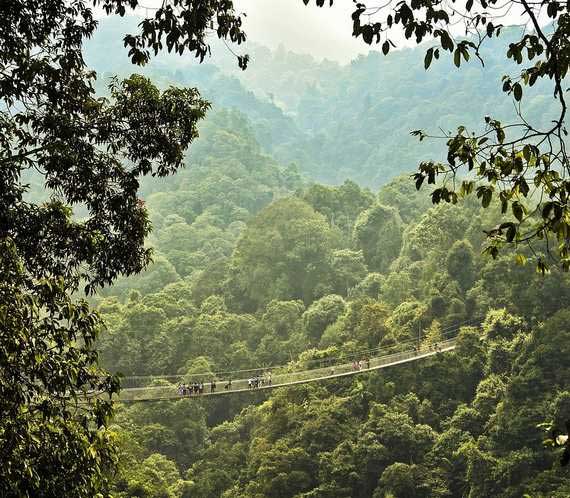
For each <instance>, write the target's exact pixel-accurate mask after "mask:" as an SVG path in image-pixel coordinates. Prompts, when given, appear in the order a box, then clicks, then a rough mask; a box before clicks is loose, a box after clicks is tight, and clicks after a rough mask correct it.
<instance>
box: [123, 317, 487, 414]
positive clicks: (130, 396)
mask: <svg viewBox="0 0 570 498" xmlns="http://www.w3.org/2000/svg"><path fill="white" fill-rule="evenodd" d="M477 320H479V323H480V317H476V318H473V319H470V320H466V321H465V322H461V323H459V324H455V325H454V326H453V328H451V327H447V329H448V330H447V331H446V332H445V333H442V336H443V338H442V340H439V341H437V342H436V343H435V344H427V345H426V344H420V343H419V342H418V341H417V340H409V341H405V342H402V343H399V344H398V345H397V346H398V347H402V346H405V345H409V344H414V347H413V348H411V349H408V350H405V351H399V352H392V353H390V352H385V354H383V355H376V356H374V357H370V356H368V357H367V359H366V360H365V362H364V364H363V362H362V361H360V362H358V365H357V366H356V368H355V364H356V362H346V363H341V364H338V363H336V364H334V363H333V364H329V365H327V366H325V367H318V368H312V369H305V370H297V371H287V370H286V371H273V370H276V368H275V367H272V368H273V370H272V374H273V376H272V377H271V378H270V380H269V381H268V382H267V378H266V377H265V376H263V377H260V376H258V377H257V381H259V382H260V383H259V385H256V387H252V384H251V380H252V379H251V378H250V379H247V378H240V379H236V380H232V381H231V382H230V383H228V384H226V385H225V386H223V382H222V385H220V386H219V387H220V389H219V390H218V385H217V383H216V384H215V386H213V385H212V383H211V382H210V383H206V384H203V383H202V390H201V391H200V393H199V394H198V393H195V394H181V393H180V391H179V388H178V387H177V386H175V385H173V384H171V383H168V384H166V385H165V384H162V385H151V386H146V387H134V388H124V389H123V390H122V391H121V393H120V395H119V398H118V401H121V402H125V403H132V402H147V401H148V402H151V401H165V400H176V399H184V398H192V399H195V398H203V397H210V396H219V395H228V394H237V393H244V392H257V391H261V390H267V389H275V388H279V387H285V386H291V385H297V384H305V383H309V382H317V381H324V380H327V379H335V378H340V377H346V376H351V375H357V374H361V373H366V372H370V371H374V370H378V369H382V368H388V367H391V366H395V365H398V364H402V363H408V362H412V361H417V360H420V359H423V358H426V357H429V356H433V355H436V354H439V353H442V352H447V351H452V350H454V349H455V346H456V340H457V333H458V332H459V330H460V329H461V327H465V326H468V325H469V324H471V325H473V324H474V322H476V321H477ZM374 350H376V351H377V350H378V348H372V349H368V350H365V351H368V352H370V351H374ZM338 359H339V360H342V361H345V360H347V358H346V357H343V358H338ZM287 366H288V367H290V366H291V365H287ZM263 370H264V369H263V368H258V369H255V371H257V372H260V371H263ZM248 371H253V369H252V370H248ZM209 375H210V376H211V374H209ZM172 377H175V378H177V379H183V378H184V376H183V375H178V376H172ZM155 379H156V378H155ZM263 379H265V380H266V383H263ZM161 380H165V379H164V377H163V378H162V379H161ZM216 382H218V381H216ZM208 387H210V392H208V391H207V389H208Z"/></svg>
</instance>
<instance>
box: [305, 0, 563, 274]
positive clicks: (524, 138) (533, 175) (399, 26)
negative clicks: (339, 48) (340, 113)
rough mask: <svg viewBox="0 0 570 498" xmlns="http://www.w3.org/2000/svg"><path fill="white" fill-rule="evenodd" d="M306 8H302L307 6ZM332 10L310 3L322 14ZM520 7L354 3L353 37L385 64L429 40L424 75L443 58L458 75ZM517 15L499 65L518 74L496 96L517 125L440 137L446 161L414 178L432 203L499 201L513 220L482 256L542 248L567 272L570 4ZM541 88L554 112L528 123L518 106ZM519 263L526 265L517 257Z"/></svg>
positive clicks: (495, 121)
mask: <svg viewBox="0 0 570 498" xmlns="http://www.w3.org/2000/svg"><path fill="white" fill-rule="evenodd" d="M309 2H310V0H303V3H304V4H305V5H307V4H308V3H309ZM333 2H334V0H331V1H330V2H325V1H324V0H316V1H315V3H316V5H318V6H320V7H322V6H323V5H325V4H327V5H332V4H333ZM380 3H381V2H380ZM516 5H519V4H518V2H515V1H511V0H509V1H507V2H499V1H498V0H477V1H473V0H466V1H465V2H461V3H460V4H458V5H454V6H453V7H451V6H449V5H447V3H446V2H445V1H443V0H435V1H434V0H420V1H410V0H404V1H403V2H396V1H393V2H392V1H390V2H388V3H381V5H379V4H377V2H373V5H370V4H368V5H366V4H364V3H362V2H360V3H357V4H356V6H355V10H354V12H353V14H352V23H353V33H352V34H353V36H355V37H362V40H363V41H364V42H365V43H367V44H369V45H370V44H372V43H382V52H383V53H384V55H387V54H388V53H389V52H390V50H391V49H392V48H393V47H395V46H396V44H395V42H394V39H396V38H398V37H400V36H404V37H405V38H406V39H410V38H412V37H413V38H414V39H415V41H416V43H418V44H419V43H421V42H423V41H424V40H426V39H432V40H433V41H434V43H435V44H432V46H430V47H429V48H427V50H426V54H425V59H424V66H425V68H426V70H427V69H428V68H429V67H430V66H431V64H432V63H433V62H434V61H436V60H438V59H439V58H440V56H443V54H445V53H446V52H447V53H449V55H450V56H452V58H453V63H454V64H455V66H457V67H460V66H461V64H462V63H463V64H465V63H467V62H468V61H469V60H470V59H471V58H472V57H474V58H475V59H477V60H478V61H479V62H480V63H481V64H483V63H484V50H483V48H484V46H485V44H486V42H487V41H488V40H490V39H491V38H493V37H495V38H498V37H500V36H501V35H502V34H503V32H504V31H505V29H504V26H503V24H502V22H503V21H504V17H505V16H506V14H508V13H509V12H510V11H511V9H512V8H513V7H514V6H516ZM520 6H521V18H522V19H521V20H522V25H524V27H525V28H524V29H522V30H521V32H520V35H518V36H515V38H514V40H512V41H511V40H509V39H507V42H508V48H507V47H505V48H506V54H505V57H506V58H507V59H512V60H513V61H514V62H515V63H517V64H519V65H523V67H522V68H521V70H520V72H519V73H518V74H517V75H516V76H513V75H505V76H504V77H503V79H502V90H503V92H505V93H506V94H507V95H509V96H511V97H512V98H513V100H514V103H515V105H516V107H517V115H518V119H517V120H516V121H514V122H512V123H502V122H501V121H500V117H494V116H485V118H484V122H485V128H484V129H483V130H482V131H481V132H472V131H470V130H467V129H466V127H465V126H460V127H459V128H458V129H457V132H456V133H452V132H448V133H444V134H443V135H442V136H441V137H439V138H442V139H444V140H446V145H447V160H446V162H444V163H442V162H437V161H423V162H421V163H420V165H419V168H418V172H417V173H416V175H415V181H416V187H417V188H418V189H419V188H420V187H421V186H422V184H423V183H424V182H425V181H426V180H427V183H428V184H432V185H436V188H435V189H434V190H433V191H432V192H431V198H432V201H433V202H434V203H439V202H449V203H456V202H457V201H458V199H459V198H460V197H462V196H465V195H469V194H471V193H476V195H477V198H478V199H480V202H481V205H482V206H483V207H485V208H486V207H488V206H490V205H491V200H492V199H493V198H495V199H498V201H499V202H500V203H501V210H502V212H503V214H507V213H509V214H511V215H512V217H511V218H510V219H507V220H506V221H504V222H503V223H501V224H500V225H498V226H496V227H492V228H490V229H489V230H488V231H487V234H488V247H487V249H486V251H487V253H489V254H490V255H492V256H493V257H496V256H497V254H498V253H499V250H500V248H501V247H502V246H504V245H505V244H511V245H514V246H515V247H518V246H522V245H526V244H527V243H533V242H534V243H536V242H537V241H538V240H542V241H543V249H544V251H545V252H546V253H551V252H553V253H555V255H556V256H557V260H556V262H555V264H559V265H560V266H561V268H562V269H563V270H565V271H568V270H569V269H570V237H569V234H570V197H569V196H568V191H569V190H570V180H568V178H567V177H568V173H569V172H570V157H569V155H568V152H567V145H566V142H565V140H566V136H567V130H566V121H567V103H566V98H565V87H564V83H563V80H564V77H565V76H566V74H567V72H568V68H569V65H570V58H569V57H568V53H569V51H570V43H569V42H568V40H569V39H570V5H568V4H567V3H564V2H559V1H558V0H545V1H544V2H540V3H533V2H529V1H527V0H521V2H520ZM543 14H546V16H547V18H548V20H549V21H551V24H549V25H548V26H543V25H542V24H541V22H542V19H543ZM456 19H457V21H456ZM457 22H460V23H462V25H463V27H464V28H465V33H466V35H468V37H467V38H458V37H457V36H456V35H455V32H454V30H452V26H455V25H456V24H457ZM528 26H530V29H527V27H528ZM503 36H505V35H504V34H503ZM507 42H506V43H505V45H507ZM543 80H545V81H547V82H548V83H546V84H550V85H551V88H552V94H553V98H554V99H555V100H556V101H557V102H558V109H557V113H556V114H555V115H553V116H548V119H545V120H543V122H540V121H537V122H529V121H528V120H527V119H526V118H525V115H524V109H523V108H522V106H521V104H522V101H523V93H526V92H527V91H528V92H530V87H533V86H535V85H537V84H538V83H539V82H542V81H543ZM523 89H524V91H523ZM412 134H414V135H416V136H418V137H419V139H420V140H423V139H425V138H426V137H428V136H429V135H428V134H427V133H425V132H424V131H422V130H416V131H414V132H412ZM466 173H468V174H467V175H465V174H466ZM458 178H459V179H460V180H461V181H457V180H458ZM535 199H539V200H538V201H536V200H535ZM511 220H512V221H511ZM552 239H554V240H552ZM553 247H555V249H552V248H553ZM534 260H535V263H536V265H537V268H538V269H539V270H540V271H542V272H545V271H547V269H548V266H549V265H548V264H547V262H546V258H545V257H544V255H542V254H536V256H535V257H534ZM519 261H520V262H523V255H522V254H521V255H520V256H519Z"/></svg>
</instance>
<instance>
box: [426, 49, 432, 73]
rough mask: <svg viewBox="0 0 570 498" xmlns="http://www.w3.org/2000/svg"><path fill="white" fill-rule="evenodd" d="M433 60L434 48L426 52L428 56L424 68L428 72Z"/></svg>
mask: <svg viewBox="0 0 570 498" xmlns="http://www.w3.org/2000/svg"><path fill="white" fill-rule="evenodd" d="M432 59H433V48H430V49H428V51H427V52H426V56H425V59H424V68H425V69H426V70H427V69H428V68H429V67H430V65H431V61H432Z"/></svg>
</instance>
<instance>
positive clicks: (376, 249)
mask: <svg viewBox="0 0 570 498" xmlns="http://www.w3.org/2000/svg"><path fill="white" fill-rule="evenodd" d="M354 239H355V242H356V243H357V245H358V247H359V248H360V249H361V250H362V252H363V253H364V259H365V261H366V264H367V265H368V268H370V269H371V270H372V271H379V272H385V271H386V270H387V269H388V266H389V265H390V263H391V262H392V261H393V260H394V259H396V258H397V257H398V255H399V254H400V247H401V245H402V220H401V219H400V215H399V214H398V212H397V211H396V209H394V208H392V207H388V206H383V205H382V204H374V205H373V206H372V207H370V208H369V209H367V210H366V211H363V212H362V213H361V214H360V215H359V216H358V219H357V220H356V222H355V224H354Z"/></svg>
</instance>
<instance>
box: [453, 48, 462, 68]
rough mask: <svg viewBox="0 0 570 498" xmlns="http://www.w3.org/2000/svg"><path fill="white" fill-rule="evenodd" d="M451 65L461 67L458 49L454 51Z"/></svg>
mask: <svg viewBox="0 0 570 498" xmlns="http://www.w3.org/2000/svg"><path fill="white" fill-rule="evenodd" d="M453 63H454V64H455V65H456V66H457V67H459V66H460V65H461V52H460V50H459V48H456V49H455V52H454V54H453Z"/></svg>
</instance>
